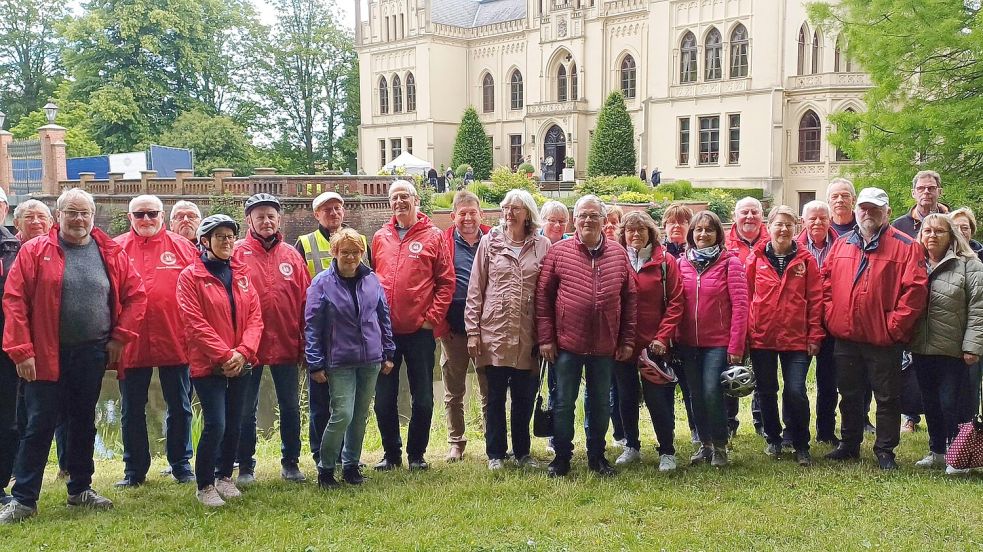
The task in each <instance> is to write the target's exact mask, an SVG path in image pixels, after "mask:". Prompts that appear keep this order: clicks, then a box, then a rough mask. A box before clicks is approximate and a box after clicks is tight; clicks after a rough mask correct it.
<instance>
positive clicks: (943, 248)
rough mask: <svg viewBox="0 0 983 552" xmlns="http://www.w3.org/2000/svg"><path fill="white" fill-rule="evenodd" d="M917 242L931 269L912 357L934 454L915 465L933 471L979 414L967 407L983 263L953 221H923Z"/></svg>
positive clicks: (981, 312) (977, 352)
mask: <svg viewBox="0 0 983 552" xmlns="http://www.w3.org/2000/svg"><path fill="white" fill-rule="evenodd" d="M918 241H919V243H921V244H922V246H923V247H924V248H925V262H926V263H927V265H928V282H929V284H928V285H929V290H928V308H927V309H926V310H925V314H924V315H922V318H921V320H919V322H918V326H917V327H916V328H915V337H914V338H913V339H912V341H911V356H912V367H913V368H914V370H915V375H916V376H917V377H918V386H919V387H920V388H921V390H922V402H923V404H924V406H925V423H926V425H927V426H928V446H929V454H928V456H926V457H925V458H923V459H921V460H919V461H918V462H916V463H915V465H916V466H918V467H921V468H932V467H942V466H945V453H946V449H947V448H948V447H949V445H950V444H951V443H952V440H953V439H955V437H956V434H957V433H958V431H959V429H958V428H959V424H960V423H963V422H967V421H969V419H970V418H971V417H972V413H974V412H975V411H976V410H977V409H978V408H979V405H978V404H972V405H967V404H966V403H967V402H969V401H970V400H971V397H972V396H973V395H974V393H973V387H975V384H973V385H968V380H969V379H970V367H973V366H975V365H976V363H978V362H979V360H980V356H981V355H983V263H980V260H979V259H978V258H977V257H976V253H974V252H973V250H972V249H971V248H970V247H969V244H968V243H967V242H966V239H965V238H963V236H962V234H960V233H959V232H957V231H956V230H955V229H954V228H953V224H952V219H951V218H950V217H949V216H948V215H943V214H940V213H933V214H931V215H928V216H926V217H925V218H924V219H922V224H921V227H920V228H919V230H918ZM948 471H950V472H952V471H954V470H953V469H952V468H951V467H950V468H948Z"/></svg>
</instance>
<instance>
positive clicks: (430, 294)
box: [372, 213, 455, 337]
mask: <svg viewBox="0 0 983 552" xmlns="http://www.w3.org/2000/svg"><path fill="white" fill-rule="evenodd" d="M416 217H417V220H416V224H414V225H413V226H412V227H410V229H409V231H408V232H407V233H406V236H405V237H404V238H403V239H402V240H400V239H399V233H398V232H397V231H396V217H393V218H392V219H391V220H390V221H389V222H387V223H386V225H385V226H383V227H382V228H380V229H379V230H378V231H377V232H376V233H375V236H373V237H372V260H373V262H374V264H375V272H376V275H377V276H378V277H379V281H380V282H381V283H382V287H383V289H384V290H385V291H386V301H388V302H389V314H390V317H391V318H392V324H393V333H394V334H397V335H398V334H411V333H413V332H416V331H417V330H419V329H420V328H421V327H422V326H423V323H424V322H430V324H431V325H432V326H433V334H434V337H442V336H444V335H445V334H447V333H448V332H449V331H450V327H449V326H448V324H447V309H448V307H450V305H451V299H453V298H454V287H455V281H454V258H453V257H450V256H449V254H448V252H447V247H448V246H447V244H445V243H444V240H443V236H442V235H441V231H440V230H439V229H438V228H437V227H436V226H434V225H433V223H432V222H431V221H430V218H429V217H427V216H426V215H424V214H423V213H418V214H417V216H416Z"/></svg>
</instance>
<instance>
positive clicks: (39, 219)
mask: <svg viewBox="0 0 983 552" xmlns="http://www.w3.org/2000/svg"><path fill="white" fill-rule="evenodd" d="M21 218H22V219H24V220H25V221H26V222H44V221H46V220H48V215H41V214H38V215H23V216H22V217H21Z"/></svg>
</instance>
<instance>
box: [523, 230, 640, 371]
mask: <svg viewBox="0 0 983 552" xmlns="http://www.w3.org/2000/svg"><path fill="white" fill-rule="evenodd" d="M601 239H602V240H603V241H602V243H601V247H600V250H599V251H598V252H597V253H596V257H594V256H591V254H590V252H589V251H588V249H587V246H586V245H584V243H583V242H581V241H580V236H579V235H578V234H575V235H574V236H573V237H572V238H568V239H565V240H561V241H558V242H556V243H555V244H553V245H552V246H551V247H550V249H549V251H548V252H547V253H546V257H545V258H544V259H543V266H542V268H541V270H540V273H539V281H538V282H537V283H536V335H537V342H538V343H539V344H540V345H546V344H549V343H554V342H555V343H556V344H557V346H558V347H559V348H560V349H563V350H564V351H568V352H571V353H574V354H578V355H592V356H614V354H615V352H616V351H617V349H618V348H619V347H624V346H627V347H632V348H633V349H634V347H635V324H636V320H635V316H636V310H637V309H638V294H637V291H636V284H635V276H634V272H635V269H633V268H632V266H631V261H629V260H628V253H627V252H626V251H625V248H624V247H621V245H620V244H618V243H615V242H613V241H611V240H608V239H607V238H604V237H603V236H602V237H601Z"/></svg>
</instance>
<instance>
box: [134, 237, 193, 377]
mask: <svg viewBox="0 0 983 552" xmlns="http://www.w3.org/2000/svg"><path fill="white" fill-rule="evenodd" d="M114 241H115V242H116V243H118V244H119V245H120V247H122V248H123V251H125V252H126V255H127V256H128V257H129V258H130V262H131V263H133V268H134V269H135V270H136V271H137V273H139V275H140V279H141V280H143V287H144V289H145V290H146V291H147V313H146V315H145V316H144V317H143V320H142V321H141V323H140V326H139V328H138V329H137V333H138V334H139V335H138V337H137V339H136V341H134V342H133V343H130V344H129V345H128V346H127V347H126V349H125V350H124V351H123V361H122V363H121V368H122V369H121V370H120V372H119V377H120V379H122V378H124V377H126V369H127V368H147V367H153V366H175V365H183V364H187V363H188V355H187V354H186V353H185V351H184V330H183V329H182V326H183V323H182V322H181V312H180V310H179V309H178V306H177V298H176V294H177V277H178V276H179V275H180V274H181V271H182V270H184V267H186V266H188V265H189V264H191V263H193V262H194V261H195V259H197V258H198V250H197V249H196V248H195V246H194V245H192V244H191V242H189V241H188V240H187V239H185V238H184V236H181V235H179V234H175V233H174V232H170V231H168V230H165V229H161V231H160V232H158V233H157V234H156V235H154V236H153V237H150V238H143V237H140V236H139V235H138V234H137V233H136V232H135V231H133V230H132V229H131V230H130V231H129V232H127V233H126V234H123V235H121V236H117V237H116V239H115V240H114Z"/></svg>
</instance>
